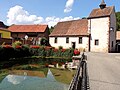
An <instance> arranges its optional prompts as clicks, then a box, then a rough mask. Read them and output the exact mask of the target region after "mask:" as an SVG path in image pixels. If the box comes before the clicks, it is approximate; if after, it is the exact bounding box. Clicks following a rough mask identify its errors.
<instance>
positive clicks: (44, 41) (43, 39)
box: [40, 37, 48, 46]
mask: <svg viewBox="0 0 120 90" xmlns="http://www.w3.org/2000/svg"><path fill="white" fill-rule="evenodd" d="M40 43H41V45H44V46H47V45H48V40H47V39H46V38H45V37H43V38H41V41H40Z"/></svg>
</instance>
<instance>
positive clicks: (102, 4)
mask: <svg viewBox="0 0 120 90" xmlns="http://www.w3.org/2000/svg"><path fill="white" fill-rule="evenodd" d="M99 6H100V8H101V9H104V8H105V7H106V4H105V1H104V0H102V2H101V4H100V5H99Z"/></svg>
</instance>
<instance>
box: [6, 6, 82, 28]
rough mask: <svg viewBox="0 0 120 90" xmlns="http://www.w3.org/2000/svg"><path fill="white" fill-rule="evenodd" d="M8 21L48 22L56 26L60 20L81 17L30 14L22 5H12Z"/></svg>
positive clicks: (16, 22)
mask: <svg viewBox="0 0 120 90" xmlns="http://www.w3.org/2000/svg"><path fill="white" fill-rule="evenodd" d="M7 17H8V19H7V23H8V24H9V25H11V24H48V26H49V27H51V26H55V25H56V24H57V23H58V22H60V21H69V20H76V19H80V18H79V17H77V18H74V17H72V16H68V17H63V18H59V17H55V16H50V17H46V18H43V17H41V16H36V15H30V14H29V12H28V11H26V10H24V9H23V7H21V6H18V5H16V6H14V7H11V8H10V9H9V11H8V14H7Z"/></svg>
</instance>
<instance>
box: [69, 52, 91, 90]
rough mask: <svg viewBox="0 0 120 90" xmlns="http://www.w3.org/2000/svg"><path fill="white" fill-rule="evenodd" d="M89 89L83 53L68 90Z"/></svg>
mask: <svg viewBox="0 0 120 90" xmlns="http://www.w3.org/2000/svg"><path fill="white" fill-rule="evenodd" d="M88 89H89V78H88V72H87V62H86V56H85V55H84V53H83V54H82V56H81V60H80V63H79V66H78V68H77V71H76V74H75V75H74V78H73V80H72V81H71V83H70V86H69V89H68V90H88Z"/></svg>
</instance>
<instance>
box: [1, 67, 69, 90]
mask: <svg viewBox="0 0 120 90" xmlns="http://www.w3.org/2000/svg"><path fill="white" fill-rule="evenodd" d="M68 86H69V85H67V84H63V83H60V82H57V81H56V80H55V78H54V76H53V74H52V72H51V71H50V69H49V70H48V73H47V77H46V78H40V77H33V76H26V74H25V75H23V76H18V75H8V76H6V77H5V78H4V80H3V81H2V82H1V83H0V90H67V89H68Z"/></svg>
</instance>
